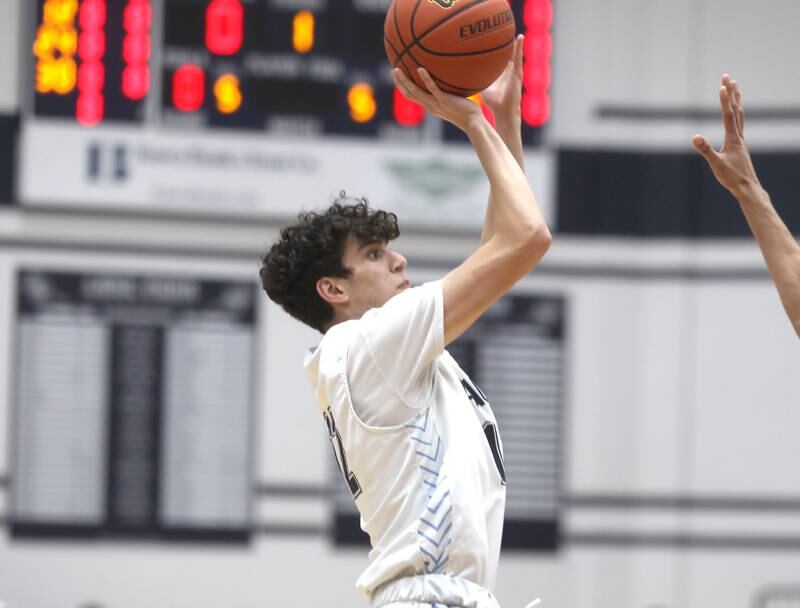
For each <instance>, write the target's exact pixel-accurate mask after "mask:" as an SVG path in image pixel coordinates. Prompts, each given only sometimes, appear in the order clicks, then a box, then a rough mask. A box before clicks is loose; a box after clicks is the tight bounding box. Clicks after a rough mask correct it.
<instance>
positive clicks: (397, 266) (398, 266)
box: [392, 251, 408, 272]
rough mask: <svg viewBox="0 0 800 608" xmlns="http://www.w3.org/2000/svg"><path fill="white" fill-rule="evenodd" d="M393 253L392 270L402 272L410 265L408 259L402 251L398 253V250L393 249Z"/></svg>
mask: <svg viewBox="0 0 800 608" xmlns="http://www.w3.org/2000/svg"><path fill="white" fill-rule="evenodd" d="M392 253H393V254H394V259H393V260H392V270H393V271H394V272H402V271H403V270H405V269H406V267H408V260H406V258H405V257H404V256H403V254H401V253H397V252H396V251H393V252H392Z"/></svg>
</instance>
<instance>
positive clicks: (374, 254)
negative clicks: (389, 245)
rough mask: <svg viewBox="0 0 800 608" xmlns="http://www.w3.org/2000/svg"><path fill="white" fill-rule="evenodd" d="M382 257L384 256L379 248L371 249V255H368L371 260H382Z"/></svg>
mask: <svg viewBox="0 0 800 608" xmlns="http://www.w3.org/2000/svg"><path fill="white" fill-rule="evenodd" d="M381 255H383V251H382V250H381V249H379V248H376V249H370V250H369V253H368V254H367V256H368V257H369V258H370V259H371V260H379V259H380V258H381Z"/></svg>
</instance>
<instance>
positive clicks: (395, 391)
mask: <svg viewBox="0 0 800 608" xmlns="http://www.w3.org/2000/svg"><path fill="white" fill-rule="evenodd" d="M521 73H522V38H521V37H520V38H519V39H518V40H517V41H516V43H515V49H514V54H513V56H512V59H511V61H510V62H509V65H508V66H507V67H506V71H505V72H504V73H503V75H502V76H501V77H500V78H499V79H498V81H497V82H496V83H495V84H493V85H492V87H491V90H487V92H486V94H485V99H486V102H487V103H489V104H490V106H491V108H492V110H493V111H494V113H495V116H496V122H497V130H496V131H495V130H494V129H493V128H492V127H491V125H490V124H489V123H488V122H487V121H486V120H485V119H484V117H483V115H482V112H481V110H480V108H479V106H478V105H476V104H475V103H473V102H471V101H469V100H467V99H464V98H461V97H457V96H453V95H448V94H446V93H443V92H441V91H440V90H439V89H438V88H437V86H436V85H435V84H434V82H433V81H432V79H431V78H430V75H429V74H428V73H427V72H425V71H424V70H421V71H420V76H421V78H422V79H423V81H424V82H425V83H426V86H427V89H428V90H422V89H421V88H419V87H417V86H416V85H414V83H413V82H411V81H410V80H409V79H408V78H407V77H406V76H405V75H404V74H403V73H402V72H400V71H399V70H394V71H393V74H392V76H393V78H394V79H395V83H396V84H397V86H398V87H400V89H401V90H402V91H403V93H404V94H405V95H406V96H407V97H409V98H410V99H412V100H414V101H416V102H418V103H420V104H422V105H423V106H424V107H425V108H426V109H427V110H428V111H430V112H432V113H433V114H435V115H437V116H439V117H441V118H443V119H444V120H447V121H449V122H451V123H452V124H454V125H455V126H456V127H458V128H460V129H461V130H463V131H464V132H465V133H466V134H467V136H468V137H469V140H470V142H471V143H472V146H473V148H474V150H475V153H476V154H477V156H478V159H479V160H480V162H481V165H482V166H483V169H484V171H485V173H486V177H487V178H488V180H489V184H490V198H489V203H488V207H487V211H486V218H485V224H484V229H483V234H482V239H481V245H480V247H479V248H478V249H477V250H476V251H475V252H474V253H473V254H472V255H470V256H469V257H468V258H467V259H466V260H465V261H464V262H463V263H462V264H461V265H460V266H459V267H457V268H456V269H454V270H452V271H451V272H450V273H448V274H447V275H446V276H445V277H444V278H442V279H441V280H438V281H433V282H430V283H425V284H423V285H420V286H418V287H413V288H412V287H410V286H409V281H408V278H407V276H406V260H405V258H404V257H403V256H402V255H401V254H400V253H398V252H396V251H394V250H393V249H392V248H390V247H389V242H390V241H391V240H392V239H394V238H396V237H397V236H398V234H399V230H398V227H397V218H396V217H395V216H394V214H391V213H386V212H383V211H377V210H373V209H370V207H369V206H368V204H367V203H366V201H365V200H356V201H355V202H353V201H348V200H347V199H339V200H337V202H336V203H334V205H332V206H331V207H330V208H329V209H327V210H326V211H324V212H322V213H305V214H301V215H300V216H299V223H297V224H295V225H294V226H291V227H288V228H285V229H283V230H282V231H281V238H280V240H278V241H277V242H276V243H275V244H274V245H273V246H272V247H271V249H270V250H269V252H268V253H267V254H266V255H265V256H264V258H263V265H262V268H261V271H260V275H261V280H262V284H263V286H264V289H265V290H266V292H267V294H268V295H269V297H270V298H272V299H273V300H274V301H276V302H277V303H279V304H280V305H282V306H283V308H284V309H285V310H286V311H287V312H289V313H290V314H292V315H293V316H295V317H297V318H298V319H300V320H301V321H304V322H305V323H307V324H308V325H311V326H312V327H315V328H316V329H318V330H319V331H321V332H322V333H323V334H324V336H323V338H322V341H321V342H320V344H319V346H318V347H317V348H316V349H314V350H313V351H312V352H310V353H309V354H308V356H307V357H306V361H305V368H306V371H307V373H308V376H309V378H310V380H311V384H312V387H313V390H314V392H315V395H316V400H317V403H318V406H319V408H320V410H321V412H322V414H323V417H324V420H325V424H326V426H327V430H328V433H329V436H330V439H331V442H332V444H333V448H334V453H335V454H336V457H337V460H338V464H339V467H340V469H341V471H342V475H343V477H344V479H345V482H346V484H347V487H348V489H349V491H350V493H351V494H352V496H353V499H354V500H355V504H356V506H357V507H358V510H359V512H360V514H361V527H362V528H363V529H364V530H365V531H366V532H367V533H368V535H369V538H370V543H371V545H372V550H371V552H370V554H369V562H370V563H369V566H368V567H367V568H366V570H365V571H364V572H363V574H362V575H361V576H360V577H359V579H358V581H357V583H356V587H357V588H358V590H359V591H361V592H362V593H364V594H365V595H367V596H368V597H369V598H370V600H371V604H372V606H375V607H377V606H392V607H393V608H401V607H402V608H405V607H415V608H419V607H425V608H431V606H436V607H442V608H443V607H444V606H460V607H463V608H498V604H497V601H496V600H495V599H494V597H493V596H492V594H491V591H490V590H491V588H492V587H493V585H494V582H495V574H496V570H497V563H498V559H499V553H500V539H501V535H502V527H503V512H504V508H505V470H504V467H503V457H502V444H501V441H500V438H499V434H498V429H497V422H496V420H495V417H494V414H493V413H492V409H491V406H490V405H489V402H488V400H487V397H486V395H484V394H483V393H482V391H481V390H480V388H478V386H476V385H475V383H474V382H472V381H471V380H470V379H469V378H468V377H467V376H466V375H465V374H464V372H463V371H462V370H461V369H460V368H459V366H458V365H457V364H456V362H455V361H454V360H453V358H452V357H451V356H450V355H449V354H448V353H447V351H446V350H445V346H446V345H447V344H448V343H450V342H452V341H453V340H455V339H456V338H457V337H458V336H459V335H461V334H462V333H463V332H464V331H466V330H467V329H468V328H469V327H470V326H471V325H472V324H473V323H474V322H475V321H476V320H477V319H478V317H480V316H481V314H483V312H484V311H486V310H487V309H488V308H489V307H490V306H491V305H492V304H493V303H494V302H495V301H496V300H497V299H498V298H500V296H502V295H503V294H504V293H505V292H506V291H508V290H509V289H510V288H511V287H512V286H513V285H514V284H515V283H516V282H517V281H518V280H519V279H521V278H522V277H524V276H525V275H526V274H528V273H529V272H530V271H531V270H532V269H533V268H534V266H536V264H537V263H538V262H539V260H540V259H541V258H542V256H543V255H544V254H545V252H546V251H547V249H548V247H549V246H550V241H551V237H550V233H549V231H548V229H547V226H546V224H545V221H544V219H543V217H542V215H541V213H540V211H539V208H538V206H537V204H536V200H535V198H534V195H533V193H532V192H531V189H530V186H529V184H528V181H527V179H526V178H525V174H524V172H523V170H522V168H521V163H522V145H521V140H520V115H519V112H520V90H521V79H522V74H521ZM504 139H505V141H504ZM348 202H351V203H352V204H348Z"/></svg>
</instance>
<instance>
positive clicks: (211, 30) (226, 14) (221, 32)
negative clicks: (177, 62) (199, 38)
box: [206, 0, 244, 55]
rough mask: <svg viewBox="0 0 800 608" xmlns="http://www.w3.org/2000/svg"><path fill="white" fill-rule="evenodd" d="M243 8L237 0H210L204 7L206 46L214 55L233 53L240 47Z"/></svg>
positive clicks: (242, 28) (242, 32)
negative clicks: (206, 6) (205, 7)
mask: <svg viewBox="0 0 800 608" xmlns="http://www.w3.org/2000/svg"><path fill="white" fill-rule="evenodd" d="M243 38H244V9H243V8H242V4H241V2H240V1H239V0H212V2H211V4H209V5H208V8H207V9H206V47H207V48H208V50H209V51H211V52H212V53H214V54H215V55H233V54H234V53H236V52H237V51H238V50H239V49H240V48H241V47H242V39H243Z"/></svg>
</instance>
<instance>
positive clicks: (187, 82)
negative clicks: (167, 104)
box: [172, 64, 206, 112]
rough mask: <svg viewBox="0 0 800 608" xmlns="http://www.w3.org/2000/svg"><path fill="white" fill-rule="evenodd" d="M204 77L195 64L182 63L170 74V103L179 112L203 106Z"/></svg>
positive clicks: (191, 110)
mask: <svg viewBox="0 0 800 608" xmlns="http://www.w3.org/2000/svg"><path fill="white" fill-rule="evenodd" d="M205 93H206V77H205V74H204V73H203V70H202V69H200V67H199V66H196V65H191V64H188V65H182V66H181V67H179V68H178V69H177V70H175V73H174V74H173V75H172V105H174V106H175V107H176V108H177V109H178V110H180V111H181V112H195V111H197V110H199V109H200V108H201V107H202V106H203V100H204V99H205Z"/></svg>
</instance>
